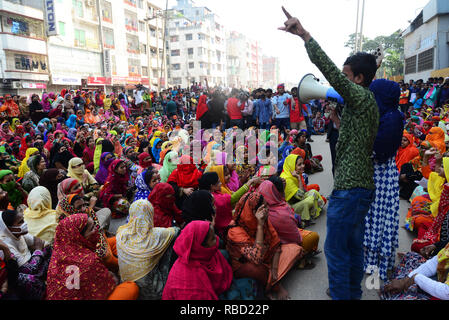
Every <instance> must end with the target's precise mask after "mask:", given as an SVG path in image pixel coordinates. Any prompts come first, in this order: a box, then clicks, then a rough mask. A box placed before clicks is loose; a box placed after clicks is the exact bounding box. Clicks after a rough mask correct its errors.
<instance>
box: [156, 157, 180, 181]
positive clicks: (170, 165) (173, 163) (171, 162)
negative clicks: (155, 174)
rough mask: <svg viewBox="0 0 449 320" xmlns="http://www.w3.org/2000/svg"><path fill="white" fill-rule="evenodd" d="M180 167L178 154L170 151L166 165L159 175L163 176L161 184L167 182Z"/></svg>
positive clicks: (165, 161) (165, 159)
mask: <svg viewBox="0 0 449 320" xmlns="http://www.w3.org/2000/svg"><path fill="white" fill-rule="evenodd" d="M177 166H178V153H177V152H175V151H170V152H169V153H167V154H166V155H165V158H164V165H163V166H162V169H161V171H159V175H160V176H161V182H167V180H168V177H170V175H171V173H172V172H173V171H174V170H175V169H176V168H177Z"/></svg>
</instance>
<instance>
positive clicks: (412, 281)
mask: <svg viewBox="0 0 449 320" xmlns="http://www.w3.org/2000/svg"><path fill="white" fill-rule="evenodd" d="M448 275H449V245H446V247H445V248H443V249H442V250H441V251H440V252H439V253H438V254H437V255H436V256H434V257H433V258H431V259H429V260H427V261H426V259H425V258H424V257H422V256H421V255H419V254H418V253H415V252H409V253H407V254H406V255H404V256H403V257H402V260H401V262H400V264H399V265H398V266H397V267H396V270H395V273H394V277H393V280H392V281H391V282H388V283H387V284H386V285H385V286H384V287H383V288H382V290H381V299H382V300H449V276H448Z"/></svg>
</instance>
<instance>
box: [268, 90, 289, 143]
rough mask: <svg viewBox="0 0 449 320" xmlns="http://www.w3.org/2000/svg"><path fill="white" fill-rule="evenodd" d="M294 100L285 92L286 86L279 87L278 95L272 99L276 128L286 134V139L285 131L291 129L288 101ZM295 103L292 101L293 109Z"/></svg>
mask: <svg viewBox="0 0 449 320" xmlns="http://www.w3.org/2000/svg"><path fill="white" fill-rule="evenodd" d="M289 99H290V100H292V96H291V95H289V94H288V93H287V92H285V86H284V84H280V85H279V86H278V95H277V96H276V97H274V98H273V99H272V102H273V108H274V112H275V113H274V115H275V120H274V124H275V125H276V127H277V128H278V129H279V130H280V131H281V132H283V133H284V137H286V132H285V129H290V108H289V104H288V102H287V100H289ZM293 105H294V101H292V108H293V107H294V106H293Z"/></svg>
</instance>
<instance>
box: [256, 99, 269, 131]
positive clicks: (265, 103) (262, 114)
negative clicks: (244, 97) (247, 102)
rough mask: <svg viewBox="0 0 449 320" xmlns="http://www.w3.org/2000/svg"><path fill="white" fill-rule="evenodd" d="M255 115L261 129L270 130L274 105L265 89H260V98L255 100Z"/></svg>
mask: <svg viewBox="0 0 449 320" xmlns="http://www.w3.org/2000/svg"><path fill="white" fill-rule="evenodd" d="M254 116H255V118H256V124H257V126H258V127H259V128H260V129H261V130H263V129H265V130H270V126H271V118H272V116H273V106H272V104H271V99H269V98H267V94H266V91H265V90H261V91H260V96H259V99H258V100H257V101H256V102H254Z"/></svg>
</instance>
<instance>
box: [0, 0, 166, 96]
mask: <svg viewBox="0 0 449 320" xmlns="http://www.w3.org/2000/svg"><path fill="white" fill-rule="evenodd" d="M45 4H47V2H46V3H45ZM52 6H53V7H52V10H53V12H54V18H55V32H53V33H52V34H50V35H49V36H48V37H47V34H46V26H47V25H46V23H45V21H44V12H45V10H44V2H43V1H33V0H5V1H0V19H1V30H0V37H1V38H2V39H1V41H0V70H1V74H0V77H1V79H2V81H1V84H0V89H1V90H0V91H1V92H0V93H8V92H9V93H13V94H14V93H17V94H28V93H31V92H42V91H44V90H46V91H55V92H60V91H61V89H62V88H73V89H78V88H88V89H94V88H102V89H106V90H108V91H111V90H112V89H114V88H115V89H119V88H121V87H128V89H131V88H134V87H135V85H136V84H139V83H140V84H143V85H145V86H147V87H151V89H153V90H159V89H160V85H161V83H160V82H161V80H162V84H163V85H164V83H165V79H166V74H165V72H164V70H165V69H166V68H165V59H164V52H163V50H164V45H163V44H164V42H163V36H164V33H163V30H164V25H163V23H164V19H163V12H162V10H161V9H160V8H158V7H157V6H155V5H153V4H152V3H151V2H149V1H147V0H114V1H112V0H58V1H56V0H54V1H53V2H52Z"/></svg>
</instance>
